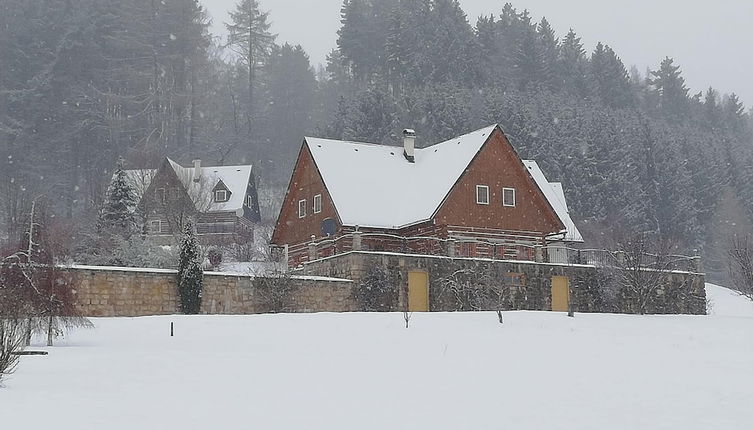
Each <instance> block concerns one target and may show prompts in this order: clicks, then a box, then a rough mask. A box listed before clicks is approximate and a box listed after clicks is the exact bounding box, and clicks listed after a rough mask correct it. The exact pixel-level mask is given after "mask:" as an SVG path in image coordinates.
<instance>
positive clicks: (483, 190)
mask: <svg viewBox="0 0 753 430" xmlns="http://www.w3.org/2000/svg"><path fill="white" fill-rule="evenodd" d="M476 203H478V204H480V205H488V204H489V187H488V186H487V185H476Z"/></svg>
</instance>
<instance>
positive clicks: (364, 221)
mask: <svg viewBox="0 0 753 430" xmlns="http://www.w3.org/2000/svg"><path fill="white" fill-rule="evenodd" d="M496 127H497V125H492V126H489V127H486V128H482V129H480V130H477V131H474V132H472V133H468V134H466V135H463V136H459V137H456V138H453V139H450V140H447V141H445V142H442V143H438V144H435V145H432V146H429V147H426V148H422V149H416V150H415V163H409V162H407V161H406V160H405V157H404V156H403V148H402V147H399V146H387V145H379V144H372V143H361V142H345V141H340V140H330V139H319V138H312V137H307V138H306V139H305V140H306V143H307V145H308V148H309V150H310V151H311V155H312V156H313V158H314V162H315V163H316V166H317V168H318V169H319V173H320V174H321V176H322V179H323V180H324V184H325V185H326V186H327V190H328V191H329V193H330V195H331V196H332V200H333V203H334V205H335V207H336V208H337V212H338V214H339V215H340V220H341V221H342V223H343V224H344V225H349V226H356V225H357V226H361V227H374V228H389V229H397V228H401V227H405V226H409V225H413V224H418V223H421V222H424V221H428V220H430V219H431V218H432V216H433V215H434V213H436V211H437V210H438V209H439V207H440V205H441V204H442V202H443V201H444V199H445V197H446V196H447V194H448V193H449V192H450V190H451V189H452V187H453V185H454V184H455V183H456V182H457V181H458V179H459V178H460V176H461V175H462V174H463V172H465V170H466V169H467V168H468V165H469V164H470V163H471V161H472V160H473V158H474V157H475V156H476V154H477V153H478V152H479V150H480V149H481V147H482V146H483V145H484V143H486V141H487V140H488V139H489V136H490V135H491V133H492V132H493V131H494V129H495V128H496ZM524 164H525V166H526V167H527V169H528V171H529V172H530V173H531V176H532V177H533V179H534V180H535V181H536V184H537V185H538V186H539V188H540V189H541V191H542V192H543V193H544V197H546V199H547V200H548V201H549V203H550V204H551V206H552V208H553V209H554V211H555V213H556V214H557V216H558V217H559V218H560V221H562V224H563V225H565V227H566V229H567V234H566V235H565V240H566V241H574V242H582V241H583V238H582V237H581V235H580V232H579V231H578V229H577V228H576V227H575V224H574V223H573V221H572V219H571V218H570V215H569V212H568V209H567V204H566V202H565V196H564V193H563V192H562V185H561V184H559V183H550V182H549V181H547V179H546V177H545V176H544V173H543V172H542V171H541V169H540V168H539V166H538V164H536V162H535V161H524Z"/></svg>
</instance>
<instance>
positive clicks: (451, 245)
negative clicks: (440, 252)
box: [447, 238, 455, 257]
mask: <svg viewBox="0 0 753 430" xmlns="http://www.w3.org/2000/svg"><path fill="white" fill-rule="evenodd" d="M447 256H448V257H455V239H452V238H450V239H447Z"/></svg>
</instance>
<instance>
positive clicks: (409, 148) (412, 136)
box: [403, 128, 416, 163]
mask: <svg viewBox="0 0 753 430" xmlns="http://www.w3.org/2000/svg"><path fill="white" fill-rule="evenodd" d="M415 152H416V132H415V131H414V130H411V129H410V128H406V129H405V130H403V155H404V156H405V159H406V160H408V162H410V163H415V162H416V156H415Z"/></svg>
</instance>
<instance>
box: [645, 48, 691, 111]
mask: <svg viewBox="0 0 753 430" xmlns="http://www.w3.org/2000/svg"><path fill="white" fill-rule="evenodd" d="M673 61H674V60H672V59H671V58H669V57H666V58H665V59H664V60H662V62H661V65H660V66H659V70H656V71H653V70H652V71H651V76H652V78H650V79H649V81H648V82H649V84H651V85H653V86H654V88H656V90H657V91H658V92H659V96H660V97H659V100H660V106H659V107H660V108H661V110H662V111H663V112H664V114H665V115H667V116H668V117H669V118H670V119H673V120H680V119H682V118H683V116H684V115H685V114H687V112H688V87H686V86H685V79H684V78H683V77H682V76H681V74H682V73H681V72H680V66H675V65H674V64H673Z"/></svg>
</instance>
